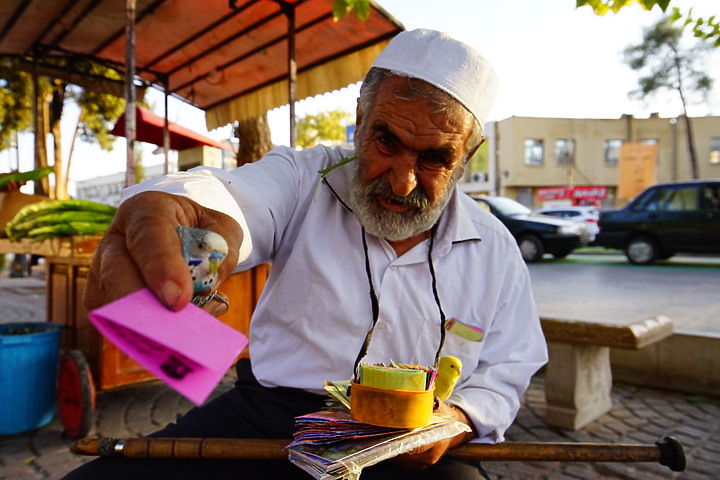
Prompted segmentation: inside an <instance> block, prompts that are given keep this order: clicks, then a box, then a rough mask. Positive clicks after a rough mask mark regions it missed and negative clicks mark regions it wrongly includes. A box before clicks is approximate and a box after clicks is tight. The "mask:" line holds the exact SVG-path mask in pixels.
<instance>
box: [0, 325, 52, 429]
mask: <svg viewBox="0 0 720 480" xmlns="http://www.w3.org/2000/svg"><path fill="white" fill-rule="evenodd" d="M62 329H63V325H60V324H58V323H49V322H25V323H5V324H0V435H12V434H15V433H21V432H26V431H28V430H32V429H34V428H40V427H42V426H44V425H47V424H48V423H50V421H51V420H52V419H53V417H54V416H55V404H56V400H55V388H56V385H55V383H56V378H57V368H58V357H59V356H60V332H61V330H62Z"/></svg>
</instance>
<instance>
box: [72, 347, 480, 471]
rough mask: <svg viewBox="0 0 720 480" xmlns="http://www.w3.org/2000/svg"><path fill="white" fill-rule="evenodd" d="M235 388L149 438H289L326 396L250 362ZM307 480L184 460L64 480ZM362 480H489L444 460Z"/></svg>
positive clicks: (258, 463) (110, 462)
mask: <svg viewBox="0 0 720 480" xmlns="http://www.w3.org/2000/svg"><path fill="white" fill-rule="evenodd" d="M237 372H238V380H237V382H236V383H235V388H233V389H232V390H229V391H228V392H226V393H225V394H223V395H221V396H219V397H218V398H216V399H215V400H213V401H211V402H209V403H208V404H206V405H203V406H201V407H196V408H193V409H191V410H190V411H189V412H188V413H187V414H185V415H184V416H183V417H182V418H181V419H180V420H178V422H177V423H173V424H170V425H168V426H167V427H165V428H164V429H162V430H160V431H158V432H155V433H153V434H151V435H149V437H174V438H177V437H193V438H287V439H289V438H291V437H292V435H293V433H294V419H295V417H296V416H298V415H304V414H306V413H311V412H314V411H317V410H320V409H322V408H323V406H324V400H325V398H326V397H325V396H322V395H315V394H312V393H308V392H305V391H304V390H298V389H293V388H266V387H263V386H262V385H260V384H259V383H258V382H257V380H255V377H254V376H253V374H252V370H251V368H250V362H249V360H247V359H242V360H240V361H239V362H238V365H237ZM208 478H211V479H213V480H220V479H232V480H246V479H247V480H250V479H252V480H260V479H271V480H285V479H290V480H294V479H298V480H307V479H311V478H312V477H311V476H310V475H309V474H307V473H305V472H304V471H303V470H301V469H300V468H299V467H297V466H295V465H293V464H292V463H290V462H289V461H287V460H185V459H172V460H166V459H124V458H98V459H95V460H93V461H91V462H89V463H87V464H85V465H83V466H81V467H79V468H77V469H76V470H74V471H72V472H70V473H69V474H68V475H67V476H66V477H64V480H100V479H102V480H113V479H118V480H129V479H133V480H136V479H156V480H160V479H167V480H182V479H208ZM361 478H362V479H363V480H381V479H392V480H403V479H408V480H410V479H412V480H423V479H443V480H445V479H453V480H465V479H467V480H480V479H483V478H485V479H487V478H488V477H487V476H486V474H485V473H484V472H483V470H482V468H480V465H479V463H468V462H463V461H459V460H455V459H452V458H445V459H443V460H442V461H441V462H439V463H438V464H437V465H434V466H433V467H431V468H428V469H426V470H422V471H409V470H405V469H403V468H401V467H399V466H397V465H395V464H393V463H391V462H382V463H380V464H378V465H374V466H372V467H369V468H366V469H365V470H363V472H362V476H361Z"/></svg>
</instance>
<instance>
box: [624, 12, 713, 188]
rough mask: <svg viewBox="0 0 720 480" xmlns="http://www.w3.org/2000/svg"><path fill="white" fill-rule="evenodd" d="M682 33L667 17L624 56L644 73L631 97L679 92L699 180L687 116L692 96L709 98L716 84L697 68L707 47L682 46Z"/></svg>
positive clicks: (693, 169) (694, 174)
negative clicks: (660, 92) (662, 92)
mask: <svg viewBox="0 0 720 480" xmlns="http://www.w3.org/2000/svg"><path fill="white" fill-rule="evenodd" d="M682 34H683V27H677V26H674V25H673V22H672V19H670V18H668V17H665V18H663V19H661V20H660V21H658V22H657V23H656V24H655V25H653V26H651V27H650V28H648V29H647V30H645V33H644V35H643V41H642V43H640V44H638V45H631V46H629V47H627V48H626V49H625V51H624V56H625V62H626V63H627V64H628V65H629V66H630V68H632V69H633V70H635V71H638V72H640V73H641V76H640V79H639V80H638V83H639V88H638V89H637V90H634V91H633V92H630V93H631V95H633V96H637V97H639V98H646V97H648V96H650V95H652V94H654V93H656V92H658V91H661V90H675V91H677V92H678V95H679V97H680V102H681V104H682V117H683V119H684V121H685V127H686V129H687V140H688V145H687V147H688V156H689V158H690V171H691V175H692V178H698V177H699V173H698V166H697V156H696V153H695V142H694V138H693V131H692V123H691V121H690V117H688V114H687V104H688V101H689V98H688V95H689V94H690V93H691V92H696V93H700V94H701V95H702V96H703V97H704V98H707V95H708V93H709V91H710V89H711V88H712V83H713V81H712V79H711V78H710V77H709V76H708V75H707V74H705V73H704V72H703V71H702V70H700V69H698V68H696V65H697V64H698V63H699V62H700V61H701V60H702V55H701V54H702V52H703V51H704V50H706V48H705V49H704V48H703V47H704V46H703V45H700V46H698V47H695V48H684V47H682V46H681V45H680V41H681V39H682Z"/></svg>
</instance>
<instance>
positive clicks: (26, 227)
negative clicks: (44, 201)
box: [5, 210, 113, 240]
mask: <svg viewBox="0 0 720 480" xmlns="http://www.w3.org/2000/svg"><path fill="white" fill-rule="evenodd" d="M112 219H113V215H108V214H106V213H101V212H92V211H85V210H51V211H41V212H39V213H35V214H33V215H28V216H26V217H25V218H24V219H23V220H22V221H20V222H18V223H15V224H13V225H12V226H11V228H6V232H5V233H6V234H7V236H8V238H10V240H19V239H21V238H23V237H25V236H27V234H28V233H29V232H30V231H31V230H33V229H36V228H39V227H45V226H49V225H57V224H62V223H68V222H85V223H104V224H105V225H106V226H107V225H109V224H110V222H111V221H112Z"/></svg>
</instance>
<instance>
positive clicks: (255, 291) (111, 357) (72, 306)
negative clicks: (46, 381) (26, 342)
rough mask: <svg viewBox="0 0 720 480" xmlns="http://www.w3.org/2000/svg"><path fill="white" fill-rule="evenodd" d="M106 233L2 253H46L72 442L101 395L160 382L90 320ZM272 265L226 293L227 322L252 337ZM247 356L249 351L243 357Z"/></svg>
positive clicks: (64, 415) (229, 285) (62, 409)
mask: <svg viewBox="0 0 720 480" xmlns="http://www.w3.org/2000/svg"><path fill="white" fill-rule="evenodd" d="M101 238H102V236H101V235H93V236H77V237H68V238H61V239H53V240H48V241H45V242H42V243H40V244H37V243H31V242H29V241H27V240H24V241H22V242H9V241H8V240H0V251H2V250H6V251H8V252H13V253H28V254H34V255H40V256H42V257H44V258H45V261H46V272H47V282H46V293H47V320H48V321H50V322H55V323H59V324H62V325H65V326H66V327H67V328H65V329H64V330H63V334H62V339H61V345H60V348H61V352H62V353H61V358H60V364H59V365H60V366H59V369H58V409H59V415H60V418H61V420H62V422H63V426H64V427H65V431H66V433H67V434H68V435H69V436H70V437H71V438H81V437H84V436H86V435H87V433H88V432H89V430H90V427H91V426H92V423H93V416H94V409H95V396H96V393H97V392H102V391H106V390H111V389H114V388H118V387H124V386H130V385H135V384H140V383H143V382H149V381H155V380H157V378H156V377H155V376H154V375H152V374H151V373H150V372H148V371H147V370H145V369H144V368H143V367H141V366H140V365H139V364H137V363H136V362H135V361H133V360H131V359H130V358H129V357H127V356H126V355H125V354H124V353H122V352H121V351H120V350H118V349H117V348H116V347H115V346H114V345H113V344H112V343H110V342H109V341H108V340H106V339H105V338H104V337H103V336H102V335H100V333H99V332H98V331H97V330H96V329H95V327H94V326H93V325H92V324H91V323H90V321H89V319H88V312H87V310H86V309H85V307H84V305H83V301H82V298H83V294H84V292H85V285H86V283H87V275H88V271H89V269H90V263H91V261H92V255H93V253H94V251H95V249H96V247H97V245H98V243H99V241H100V239H101ZM268 271H269V267H268V266H267V265H261V266H259V267H256V268H254V269H252V270H249V271H247V272H241V273H237V274H234V275H231V276H230V278H228V279H227V280H226V281H225V282H224V283H223V284H222V286H221V287H220V288H219V290H220V291H222V292H223V293H225V294H226V295H227V296H228V297H229V298H230V299H232V301H231V302H230V311H229V312H227V313H226V314H224V315H222V317H220V320H222V321H223V322H224V323H226V324H228V325H230V326H231V327H233V328H235V329H237V330H239V331H241V332H243V333H245V334H246V335H247V334H248V331H249V325H250V316H251V315H252V312H253V310H254V309H255V305H256V303H257V300H258V298H259V296H260V293H261V292H262V289H263V287H264V286H265V280H266V278H267V274H268ZM240 356H241V357H242V356H247V351H245V352H243V353H242V354H241V355H240Z"/></svg>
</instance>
